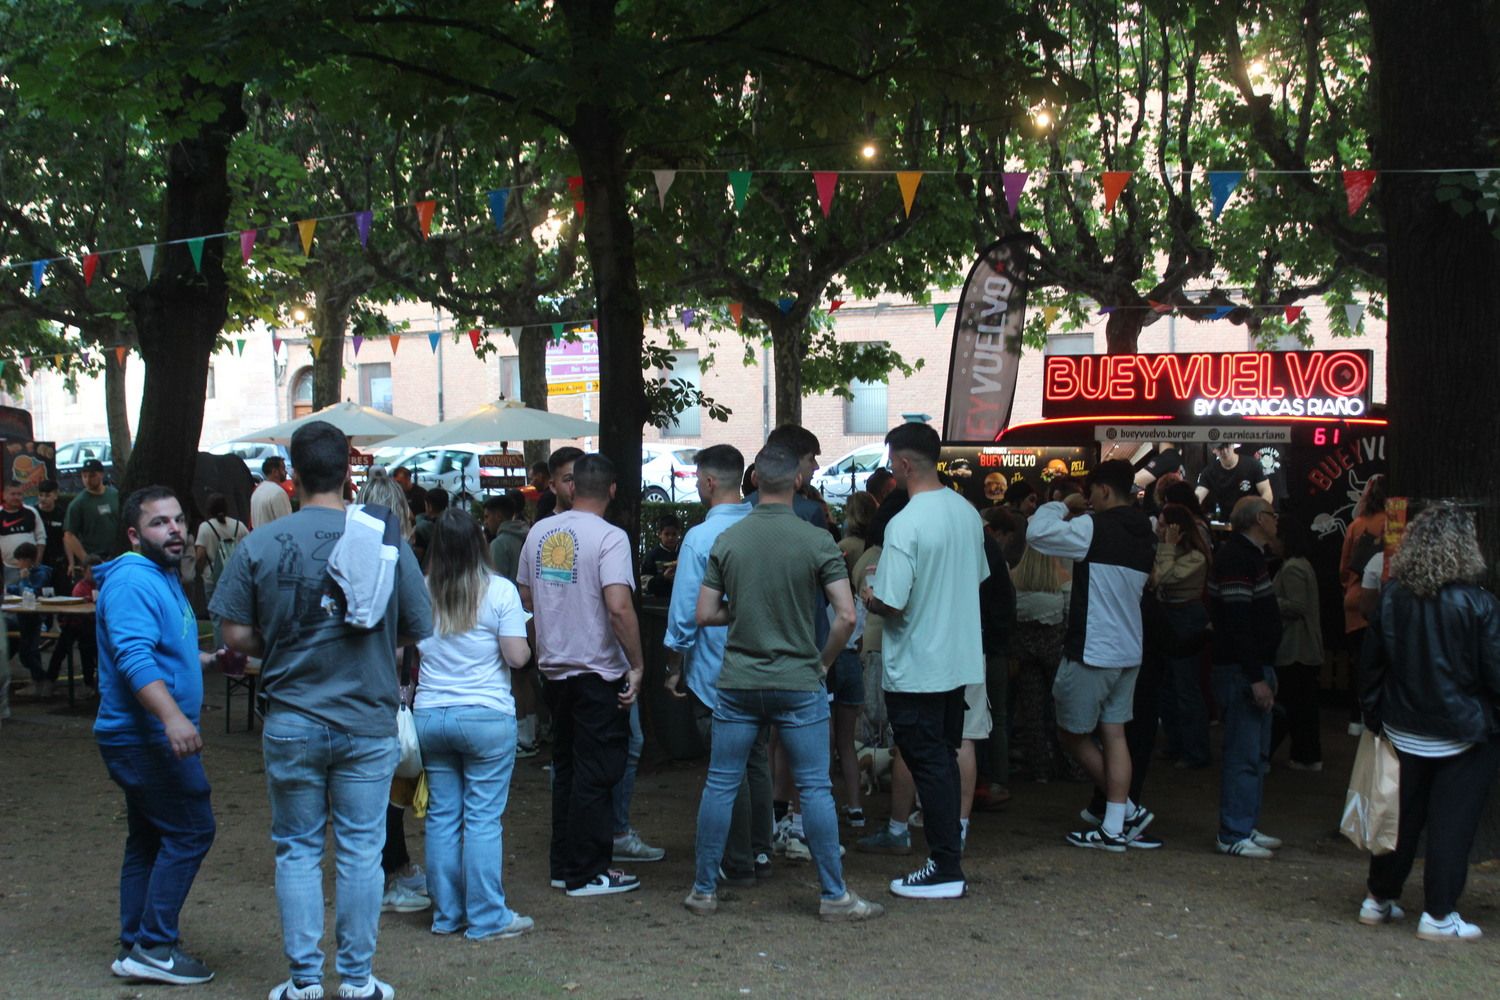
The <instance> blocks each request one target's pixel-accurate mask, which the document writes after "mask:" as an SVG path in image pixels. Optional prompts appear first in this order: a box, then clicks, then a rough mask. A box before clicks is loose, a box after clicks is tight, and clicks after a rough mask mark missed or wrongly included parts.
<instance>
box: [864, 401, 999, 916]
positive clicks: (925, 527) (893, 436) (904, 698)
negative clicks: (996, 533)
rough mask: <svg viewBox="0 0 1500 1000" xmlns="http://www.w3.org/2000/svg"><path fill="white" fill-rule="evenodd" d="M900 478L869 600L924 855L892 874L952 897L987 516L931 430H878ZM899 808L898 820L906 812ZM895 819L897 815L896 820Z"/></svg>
mask: <svg viewBox="0 0 1500 1000" xmlns="http://www.w3.org/2000/svg"><path fill="white" fill-rule="evenodd" d="M885 441H886V444H887V445H888V446H889V447H890V453H891V471H892V472H894V473H895V475H896V485H897V486H898V487H900V488H901V489H904V490H906V491H907V493H909V494H910V495H911V501H910V502H909V503H908V504H907V505H906V509H905V510H903V511H902V512H901V513H900V514H897V515H896V516H895V518H893V519H892V520H891V523H890V525H889V526H888V527H887V528H886V530H885V546H884V548H883V549H882V550H881V555H880V562H879V564H878V569H877V571H876V575H875V581H874V585H873V587H870V586H868V585H866V581H861V584H862V585H863V586H864V590H863V596H864V598H865V606H866V607H867V608H868V609H869V610H870V611H871V612H873V613H874V614H878V615H880V616H882V617H883V618H884V619H885V638H884V647H883V653H884V661H885V676H884V680H883V683H882V685H881V686H882V689H883V690H884V691H885V704H886V711H887V714H888V715H889V718H890V722H891V729H892V731H893V732H894V733H895V737H896V747H897V749H899V750H900V751H901V759H902V760H903V761H904V762H905V763H906V766H907V767H908V768H909V769H910V770H911V774H912V778H913V779H914V780H915V782H916V786H917V794H918V795H920V796H921V799H922V816H923V828H924V830H925V832H926V834H927V846H928V850H929V851H930V852H931V853H930V856H929V858H928V861H927V864H925V865H924V866H922V867H921V868H919V869H917V870H916V871H914V872H912V873H911V874H909V875H907V876H905V877H904V878H899V879H896V880H895V881H893V882H892V883H891V892H893V893H895V894H896V895H898V896H909V897H913V898H919V899H955V898H957V897H959V896H962V895H963V894H964V892H965V889H966V883H965V880H964V874H963V868H962V865H961V860H962V857H963V845H962V832H961V826H960V823H959V812H960V805H961V800H962V793H961V790H960V784H959V772H958V757H957V751H958V748H959V745H960V744H961V743H962V742H963V722H964V709H965V704H966V698H965V695H966V692H965V689H966V688H967V689H968V692H967V697H968V698H972V699H975V703H976V707H977V706H978V705H980V704H983V703H984V698H985V691H984V645H983V643H982V641H981V638H980V632H979V585H980V584H981V583H982V582H984V580H985V579H986V578H987V577H988V576H989V566H988V564H987V563H986V562H985V558H984V524H983V522H981V521H980V519H979V513H978V512H977V511H976V510H975V509H974V508H973V506H972V505H971V504H970V503H969V502H968V501H967V500H965V499H964V498H963V497H961V496H959V495H958V494H957V493H955V492H953V491H952V490H948V489H944V488H943V484H942V483H941V482H940V481H939V479H938V473H937V461H938V453H939V450H940V447H941V441H940V439H939V438H938V433H937V431H936V430H934V429H933V428H931V427H929V426H928V425H926V424H917V423H907V424H902V425H901V426H899V427H896V428H894V429H893V430H892V431H891V432H890V433H889V434H887V435H886V436H885ZM904 818H905V817H902V819H904ZM892 821H893V822H894V821H896V818H895V817H892Z"/></svg>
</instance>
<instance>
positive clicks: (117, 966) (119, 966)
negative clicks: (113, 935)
mask: <svg viewBox="0 0 1500 1000" xmlns="http://www.w3.org/2000/svg"><path fill="white" fill-rule="evenodd" d="M129 955H130V949H129V948H127V947H125V946H124V945H123V944H122V945H120V950H119V951H117V952H115V960H114V961H113V962H110V963H109V971H110V972H112V973H114V974H115V975H117V976H119V977H120V978H121V979H125V978H126V977H128V976H129V975H130V973H128V972H126V971H125V959H126V958H127V957H129Z"/></svg>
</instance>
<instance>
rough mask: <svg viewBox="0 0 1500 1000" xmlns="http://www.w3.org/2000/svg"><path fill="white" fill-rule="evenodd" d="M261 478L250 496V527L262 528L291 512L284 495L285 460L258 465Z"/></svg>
mask: <svg viewBox="0 0 1500 1000" xmlns="http://www.w3.org/2000/svg"><path fill="white" fill-rule="evenodd" d="M260 474H261V476H262V477H263V478H262V479H261V483H260V485H259V486H257V487H255V492H254V493H251V494H250V527H252V528H264V527H265V526H266V525H268V524H270V523H271V522H272V521H274V520H276V519H277V518H278V517H286V516H287V515H288V514H290V513H291V512H292V500H291V497H289V496H287V493H286V486H285V485H284V484H285V483H286V460H285V459H282V458H276V457H272V458H268V459H266V460H265V461H264V462H262V463H260Z"/></svg>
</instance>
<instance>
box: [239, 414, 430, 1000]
mask: <svg viewBox="0 0 1500 1000" xmlns="http://www.w3.org/2000/svg"><path fill="white" fill-rule="evenodd" d="M292 466H293V468H294V469H295V470H296V472H295V476H296V479H297V484H298V486H299V488H300V491H301V495H302V497H303V501H302V509H301V510H300V511H298V512H297V513H295V514H292V515H291V516H289V517H284V518H280V519H278V520H277V521H276V522H275V523H274V524H272V525H268V526H265V527H262V528H261V529H260V530H257V531H252V532H251V533H250V534H249V536H247V537H246V538H245V540H244V541H242V542H240V544H239V545H237V546H235V551H234V555H233V556H232V557H230V560H229V564H228V565H227V566H226V567H225V568H224V573H223V576H222V577H221V578H220V580H219V583H218V586H217V587H216V588H215V590H214V596H213V600H212V602H210V604H209V611H210V612H211V613H212V614H213V615H214V616H215V617H217V618H220V619H222V625H223V633H224V640H225V642H226V643H227V644H228V645H229V646H231V647H233V648H234V649H237V650H239V651H240V652H242V653H246V654H249V655H251V656H259V657H262V659H263V666H262V669H261V681H262V684H263V686H264V690H265V693H266V698H267V700H268V702H269V703H270V711H269V713H268V714H267V715H266V721H265V732H264V738H263V741H262V749H263V753H264V756H265V766H266V783H267V785H268V786H269V789H270V797H271V840H272V841H273V842H274V843H275V845H276V899H277V903H278V904H279V905H280V908H281V933H282V944H283V946H284V948H285V951H286V956H287V960H288V962H289V963H290V965H291V978H290V979H288V980H287V982H286V983H283V984H282V985H281V986H278V987H277V988H276V989H275V990H272V992H271V997H272V998H273V1000H274V998H278V997H280V998H289V997H299V996H303V995H313V994H314V993H317V995H321V993H318V991H314V990H311V989H310V988H311V987H312V986H314V985H315V984H321V982H322V978H323V953H322V951H321V950H319V947H318V940H319V938H320V937H321V936H322V931H323V877H322V871H321V865H322V860H323V838H324V831H325V828H326V827H327V826H328V822H329V820H330V818H331V819H332V821H333V833H334V850H335V852H336V854H337V857H338V869H339V893H338V900H337V902H336V904H335V905H336V911H337V915H338V923H337V927H338V931H337V933H338V969H339V974H340V979H341V980H342V987H341V988H347V989H346V992H343V993H340V996H351V997H360V998H364V997H371V998H374V997H389V996H391V995H393V993H392V991H391V987H389V986H388V985H386V984H385V983H382V982H381V981H380V980H378V979H376V978H375V976H374V975H373V973H372V971H371V966H372V964H373V962H374V957H375V941H376V937H377V934H378V931H379V920H380V897H381V893H382V891H383V889H384V881H385V880H384V876H383V875H382V874H381V869H380V851H381V847H382V845H383V844H384V842H385V806H386V801H387V800H388V798H389V796H390V784H391V777H392V775H393V774H394V773H395V769H396V761H397V758H398V756H399V751H398V748H397V743H396V708H397V705H398V704H399V701H400V696H399V692H398V689H397V683H396V646H397V644H398V643H400V644H403V645H405V644H411V643H415V642H416V641H417V640H418V639H421V638H425V637H426V636H428V635H430V634H431V632H432V608H431V605H430V603H429V601H428V597H427V587H426V584H425V582H424V581H423V579H422V573H421V570H420V569H419V568H418V566H417V561H416V557H415V556H414V555H413V554H412V551H411V549H410V548H409V547H408V546H407V545H406V543H405V542H404V541H403V542H401V543H400V555H399V561H398V562H397V569H396V582H395V587H394V590H393V591H392V594H391V600H390V605H389V607H388V608H387V609H386V613H385V615H384V617H383V618H382V620H381V623H380V625H379V627H377V628H373V629H359V628H355V627H353V626H350V625H347V624H345V622H344V600H343V594H342V592H341V591H340V590H339V587H338V584H337V583H335V582H334V581H333V578H332V577H331V576H330V575H329V573H328V557H329V555H330V554H331V553H332V552H333V547H334V545H336V544H337V543H338V540H339V539H340V538H341V537H342V536H343V533H344V504H343V499H342V496H343V487H344V481H345V479H346V478H347V477H348V472H349V444H348V440H347V439H346V438H345V437H344V434H343V432H342V431H340V430H339V429H338V428H336V427H334V426H333V425H332V424H329V423H327V422H325V421H321V420H319V421H314V422H312V423H310V424H307V425H306V426H304V427H302V428H301V429H300V430H298V431H297V433H296V434H294V435H293V436H292ZM330 799H331V800H332V802H333V804H334V806H335V807H336V808H333V809H330V807H329V800H330ZM320 989H321V987H320Z"/></svg>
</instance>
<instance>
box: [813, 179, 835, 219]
mask: <svg viewBox="0 0 1500 1000" xmlns="http://www.w3.org/2000/svg"><path fill="white" fill-rule="evenodd" d="M813 185H814V186H815V187H817V189H818V207H819V208H821V209H822V210H823V218H825V219H826V218H828V213H829V212H831V211H833V192H834V189H835V188H837V187H838V186H839V175H838V172H837V171H833V170H814V171H813Z"/></svg>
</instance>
